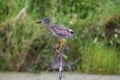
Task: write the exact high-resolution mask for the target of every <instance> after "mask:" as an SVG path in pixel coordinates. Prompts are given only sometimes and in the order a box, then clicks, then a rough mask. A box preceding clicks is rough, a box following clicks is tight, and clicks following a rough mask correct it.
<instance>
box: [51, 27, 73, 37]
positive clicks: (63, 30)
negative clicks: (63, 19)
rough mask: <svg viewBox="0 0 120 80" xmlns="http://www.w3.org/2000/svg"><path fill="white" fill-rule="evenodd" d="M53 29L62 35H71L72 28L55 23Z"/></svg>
mask: <svg viewBox="0 0 120 80" xmlns="http://www.w3.org/2000/svg"><path fill="white" fill-rule="evenodd" d="M52 28H53V31H54V32H55V33H56V34H57V35H58V36H60V37H71V32H70V29H67V28H65V27H63V26H60V25H54V26H53V27H52Z"/></svg>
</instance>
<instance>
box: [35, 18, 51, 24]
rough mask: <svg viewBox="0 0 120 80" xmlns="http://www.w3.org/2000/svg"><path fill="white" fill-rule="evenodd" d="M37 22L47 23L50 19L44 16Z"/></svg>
mask: <svg viewBox="0 0 120 80" xmlns="http://www.w3.org/2000/svg"><path fill="white" fill-rule="evenodd" d="M37 23H38V24H39V23H45V24H49V23H50V20H49V19H48V18H44V19H41V20H39V21H38V22H37Z"/></svg>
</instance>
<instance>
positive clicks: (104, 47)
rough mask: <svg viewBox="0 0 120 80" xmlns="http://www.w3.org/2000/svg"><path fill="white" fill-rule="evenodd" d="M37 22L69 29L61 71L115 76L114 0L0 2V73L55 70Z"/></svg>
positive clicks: (118, 30)
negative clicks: (44, 21)
mask: <svg viewBox="0 0 120 80" xmlns="http://www.w3.org/2000/svg"><path fill="white" fill-rule="evenodd" d="M42 18H49V19H50V20H51V24H60V25H63V26H65V27H68V28H71V29H73V30H74V31H75V35H74V39H73V40H68V39H66V41H65V46H64V50H63V63H64V66H63V67H64V69H65V70H66V71H77V72H81V73H94V74H120V0H0V70H1V71H28V72H40V71H51V70H52V71H54V70H56V69H57V67H56V66H55V65H56V64H57V61H56V54H55V52H54V50H53V48H52V46H51V39H54V38H51V37H50V34H49V32H48V31H47V30H46V29H45V27H44V24H41V25H38V24H36V21H38V20H39V19H42ZM55 41H56V42H57V41H58V40H56V39H55Z"/></svg>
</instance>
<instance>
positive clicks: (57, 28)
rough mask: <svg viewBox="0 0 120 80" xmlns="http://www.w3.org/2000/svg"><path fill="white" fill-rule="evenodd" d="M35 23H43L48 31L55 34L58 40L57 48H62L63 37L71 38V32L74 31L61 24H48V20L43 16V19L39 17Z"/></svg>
mask: <svg viewBox="0 0 120 80" xmlns="http://www.w3.org/2000/svg"><path fill="white" fill-rule="evenodd" d="M37 23H44V24H45V27H46V29H47V30H48V31H50V33H51V34H52V35H54V36H56V37H57V38H58V39H59V40H60V45H59V47H56V48H58V49H59V50H60V49H61V48H62V46H63V44H64V40H63V39H64V38H70V39H72V38H73V34H74V32H73V31H72V29H68V28H65V27H63V26H61V25H53V26H51V25H50V20H49V19H47V18H45V19H41V20H40V21H38V22H37Z"/></svg>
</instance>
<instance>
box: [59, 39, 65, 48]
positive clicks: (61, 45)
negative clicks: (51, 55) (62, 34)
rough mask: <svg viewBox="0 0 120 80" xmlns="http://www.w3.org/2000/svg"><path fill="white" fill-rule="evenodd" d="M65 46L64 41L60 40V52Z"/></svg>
mask: <svg viewBox="0 0 120 80" xmlns="http://www.w3.org/2000/svg"><path fill="white" fill-rule="evenodd" d="M63 45H64V40H63V39H60V46H59V49H58V50H61V48H62V47H63Z"/></svg>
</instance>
